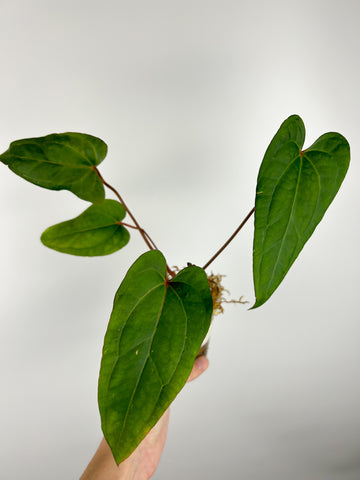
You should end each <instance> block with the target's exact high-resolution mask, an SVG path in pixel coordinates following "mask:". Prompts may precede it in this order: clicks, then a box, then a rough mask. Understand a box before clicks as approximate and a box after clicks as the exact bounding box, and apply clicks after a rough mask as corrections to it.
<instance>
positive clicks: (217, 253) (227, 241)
mask: <svg viewBox="0 0 360 480" xmlns="http://www.w3.org/2000/svg"><path fill="white" fill-rule="evenodd" d="M254 212H255V207H254V208H253V209H252V210H251V211H250V212H249V213H248V214H247V215H246V217H245V218H244V220H243V221H242V222H241V223H240V225H239V226H238V228H237V229H236V230H235V232H234V233H233V234H232V235H231V237H230V238H229V239H228V240H226V242H225V243H224V245H223V246H222V247H221V248H219V250H218V251H217V252H216V253H215V255H213V256H212V257H211V258H210V260H209V261H208V262H207V263H205V265H204V266H203V269H204V270H205V269H206V268H207V267H208V266H209V265H210V264H211V263H212V262H213V261H214V260H215V258H217V257H218V256H219V255H220V253H221V252H222V251H223V250H224V249H225V248H226V247H227V246H228V245H229V243H230V242H231V241H232V240H233V239H234V238H235V237H236V235H237V234H238V233H239V232H240V230H241V229H242V228H243V226H244V225H245V223H246V222H247V221H248V220H249V218H250V217H251V215H252V214H253V213H254Z"/></svg>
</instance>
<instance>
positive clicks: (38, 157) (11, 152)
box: [0, 133, 107, 203]
mask: <svg viewBox="0 0 360 480" xmlns="http://www.w3.org/2000/svg"><path fill="white" fill-rule="evenodd" d="M106 153H107V146H106V144H105V143H104V142H103V141H102V140H100V138H97V137H93V136H92V135H86V134H84V133H54V134H51V135H46V136H45V137H38V138H27V139H24V140H17V141H15V142H12V143H11V144H10V147H9V149H8V150H7V151H6V152H5V153H3V154H2V155H0V160H1V161H2V162H3V163H5V164H6V165H8V167H9V168H10V169H11V170H12V171H13V172H15V173H16V174H17V175H19V176H20V177H22V178H24V179H25V180H27V181H29V182H31V183H34V184H35V185H39V186H40V187H44V188H48V189H50V190H70V191H71V192H73V193H74V194H75V195H77V196H78V197H80V198H82V199H83V200H87V201H89V202H92V203H99V202H101V201H102V200H103V199H104V198H105V193H104V186H103V184H102V182H101V180H100V177H99V175H98V174H97V172H96V169H95V167H96V165H99V163H101V162H102V160H103V159H104V158H105V156H106Z"/></svg>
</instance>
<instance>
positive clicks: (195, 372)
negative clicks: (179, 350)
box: [187, 355, 209, 382]
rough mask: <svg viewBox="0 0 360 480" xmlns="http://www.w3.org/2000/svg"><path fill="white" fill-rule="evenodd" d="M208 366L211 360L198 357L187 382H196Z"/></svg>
mask: <svg viewBox="0 0 360 480" xmlns="http://www.w3.org/2000/svg"><path fill="white" fill-rule="evenodd" d="M208 366H209V360H208V359H207V358H206V357H205V355H201V356H200V357H197V359H196V360H195V363H194V366H193V369H192V370H191V373H190V376H189V378H188V380H187V381H188V382H191V381H192V380H195V378H197V377H199V376H200V375H201V374H202V373H203V372H205V370H206V369H207V368H208Z"/></svg>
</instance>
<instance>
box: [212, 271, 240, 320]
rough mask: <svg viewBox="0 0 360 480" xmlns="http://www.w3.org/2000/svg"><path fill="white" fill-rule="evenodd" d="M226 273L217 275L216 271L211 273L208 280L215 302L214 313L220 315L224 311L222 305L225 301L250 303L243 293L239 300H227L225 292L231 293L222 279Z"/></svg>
mask: <svg viewBox="0 0 360 480" xmlns="http://www.w3.org/2000/svg"><path fill="white" fill-rule="evenodd" d="M224 276H225V275H215V274H214V273H211V274H210V275H208V282H209V287H210V292H211V296H212V299H213V304H214V310H213V315H219V313H224V308H223V306H222V304H223V303H241V304H245V303H249V302H247V301H244V300H243V295H242V296H241V297H240V298H239V300H234V299H232V300H227V299H226V298H225V297H224V293H225V292H226V293H229V291H228V290H226V289H225V288H224V287H223V285H222V283H221V281H222V279H223V278H224Z"/></svg>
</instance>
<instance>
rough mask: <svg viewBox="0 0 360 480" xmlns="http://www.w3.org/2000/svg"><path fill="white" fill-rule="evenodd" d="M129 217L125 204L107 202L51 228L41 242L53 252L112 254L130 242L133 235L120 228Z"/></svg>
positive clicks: (92, 206)
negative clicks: (123, 220)
mask: <svg viewBox="0 0 360 480" xmlns="http://www.w3.org/2000/svg"><path fill="white" fill-rule="evenodd" d="M125 214H126V211H125V208H124V207H123V205H121V203H119V202H117V201H116V200H104V201H103V202H102V203H100V204H98V205H91V207H89V208H87V209H86V210H85V211H84V212H83V213H82V214H81V215H79V216H78V217H76V218H74V219H72V220H68V221H66V222H62V223H58V224H57V225H54V226H52V227H49V228H48V229H47V230H45V232H44V233H43V234H42V235H41V241H42V243H43V244H44V245H45V246H47V247H49V248H52V249H53V250H57V251H58V252H63V253H70V254H71V255H81V256H88V257H94V256H97V255H108V254H110V253H113V252H116V251H117V250H120V248H122V247H124V246H125V245H126V244H127V243H128V241H129V238H130V235H129V232H128V231H127V229H126V228H125V227H123V226H122V225H119V222H121V220H122V219H123V218H124V217H125Z"/></svg>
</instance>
